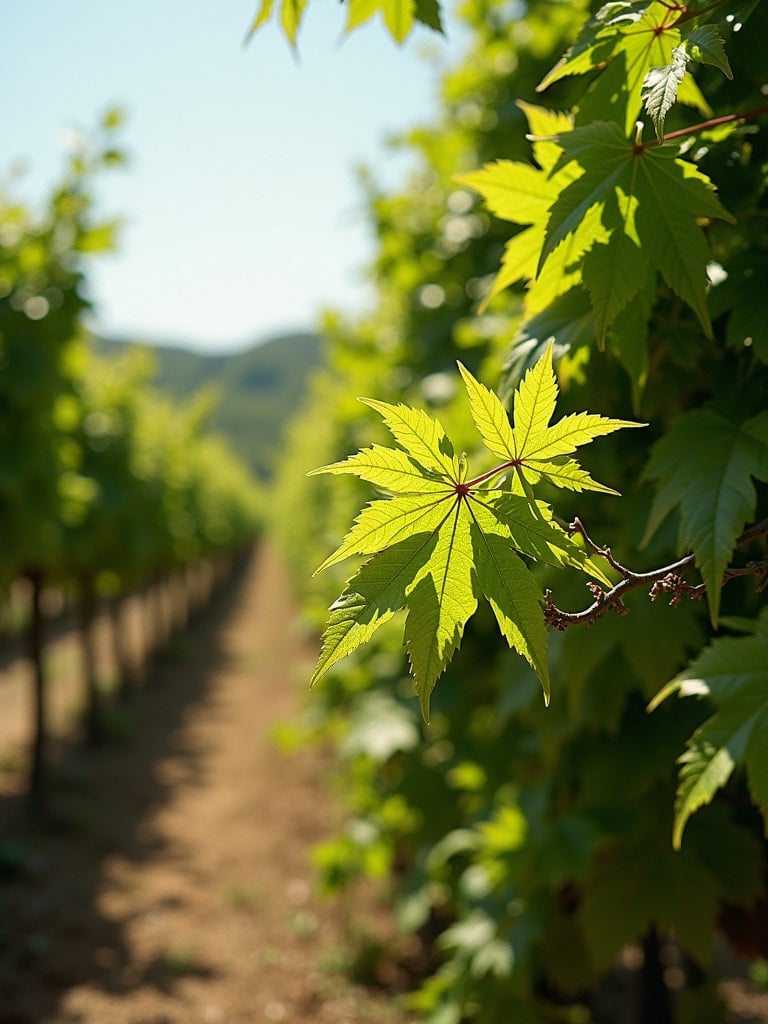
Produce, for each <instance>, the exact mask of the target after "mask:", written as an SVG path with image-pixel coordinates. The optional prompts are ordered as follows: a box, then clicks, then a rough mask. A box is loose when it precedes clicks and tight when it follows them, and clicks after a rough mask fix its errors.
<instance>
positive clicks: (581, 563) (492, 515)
mask: <svg viewBox="0 0 768 1024" xmlns="http://www.w3.org/2000/svg"><path fill="white" fill-rule="evenodd" d="M552 348H553V346H552V344H549V345H548V346H547V348H546V350H545V352H544V354H543V356H542V358H541V359H540V360H539V362H538V363H537V364H536V365H535V366H534V367H532V368H531V369H530V370H529V372H528V373H527V374H526V376H525V378H524V380H523V381H522V382H521V384H520V388H519V390H518V393H517V398H516V409H515V425H514V427H511V426H510V423H509V420H508V418H507V413H506V411H505V409H504V406H503V405H502V404H501V401H500V400H499V398H498V397H497V396H496V395H495V394H494V393H493V392H492V391H490V390H489V389H488V388H486V387H485V386H484V385H483V384H481V383H480V382H479V381H477V380H476V379H475V378H474V377H473V376H472V374H471V373H470V372H469V371H468V370H467V369H466V368H465V367H463V366H461V365H460V366H459V368H460V371H461V374H462V377H463V378H464V383H465V386H466V390H467V397H468V399H469V406H470V411H471V413H472V416H473V418H474V420H475V423H476V425H477V428H478V431H479V432H480V435H481V437H482V439H483V441H484V442H485V444H486V446H487V448H488V450H489V452H492V453H493V454H494V455H496V456H497V458H501V459H502V460H503V461H502V462H501V463H500V464H499V465H497V466H495V467H494V468H492V469H490V470H487V471H486V472H484V473H481V474H479V475H478V476H476V477H474V478H473V479H468V474H467V470H466V466H465V459H464V457H462V464H461V465H460V464H459V460H458V459H457V458H456V456H455V454H454V450H453V445H452V444H451V442H450V440H449V439H448V437H447V436H446V434H445V431H444V430H443V428H442V426H441V425H440V424H439V423H438V422H437V421H436V420H434V419H432V417H430V416H428V415H427V414H426V413H424V412H422V411H421V410H418V409H411V408H408V407H407V406H405V405H389V404H387V403H385V402H377V401H373V400H364V401H365V402H366V404H368V405H370V406H371V407H372V408H374V409H376V410H377V411H378V412H379V413H380V414H381V416H382V417H383V419H384V422H385V423H386V424H387V426H388V427H389V429H390V430H391V431H392V434H393V436H394V438H395V441H396V442H397V443H398V444H399V445H401V446H402V449H390V448H383V447H380V446H376V445H374V446H372V447H371V448H366V449H363V450H362V451H361V452H358V453H357V454H356V455H352V456H350V458H348V459H345V460H344V461H343V462H338V463H334V464H333V465H330V466H325V467H323V468H322V469H319V470H315V471H314V472H316V473H331V474H339V473H353V474H355V475H356V476H359V477H361V478H362V479H364V480H368V481H370V482H371V483H374V484H376V485H378V486H380V487H385V488H387V489H388V490H391V491H393V492H395V493H394V496H393V497H391V498H386V499H382V500H378V501H374V502H372V503H371V504H370V505H368V506H367V507H366V508H364V509H363V510H362V512H361V513H360V515H359V516H358V518H357V520H356V522H355V524H354V525H353V527H352V529H351V530H350V532H349V533H348V535H347V536H346V538H345V539H344V541H343V542H342V544H341V545H340V547H339V548H338V549H337V550H336V551H335V552H334V553H333V554H332V555H331V556H330V557H329V558H327V559H326V561H325V562H324V563H323V564H322V566H321V567H320V569H325V568H327V567H328V566H331V565H334V564H336V563H337V562H339V561H341V560H342V559H344V558H347V557H348V556H350V555H372V556H373V557H372V558H370V559H369V561H367V562H366V563H365V564H364V565H363V566H362V567H361V568H360V569H359V571H358V572H357V573H356V574H355V575H354V576H353V577H352V579H351V580H350V581H349V582H348V584H347V587H346V589H345V590H344V593H343V594H342V595H341V597H340V598H339V600H338V601H337V602H336V603H335V604H334V605H333V606H332V608H331V614H330V617H329V621H328V626H327V628H326V630H325V633H324V635H323V647H322V650H321V653H320V658H319V660H318V664H317V667H316V668H315V671H314V673H313V676H312V682H313V683H314V682H315V681H316V680H317V679H319V678H320V676H322V675H323V674H324V673H325V672H327V671H328V669H330V668H331V667H332V666H333V665H335V664H336V662H338V661H339V660H340V659H341V658H343V657H345V656H346V655H348V654H350V653H352V652H353V651H354V650H356V649H357V648H358V647H359V646H360V645H361V644H363V643H365V642H366V641H368V640H369V639H370V638H371V637H372V636H373V635H374V633H375V632H376V630H377V629H378V628H379V627H380V626H381V625H382V624H383V623H384V622H386V621H387V620H388V619H390V618H391V617H392V615H394V613H395V612H396V611H399V610H400V609H403V608H404V609H405V610H406V612H407V615H406V621H405V646H406V649H407V651H408V657H409V661H410V666H411V671H412V673H413V676H414V679H415V683H416V692H417V693H418V696H419V700H420V703H421V709H422V713H423V715H424V717H425V718H427V717H428V715H429V702H430V695H431V692H432V689H433V687H434V685H435V682H436V680H437V679H438V677H439V676H440V674H441V673H442V672H443V670H444V669H445V667H446V665H447V664H448V662H449V661H450V659H451V657H452V656H453V653H454V651H455V650H456V648H457V647H458V646H459V644H460V642H461V638H462V635H463V632H464V627H465V625H466V623H467V621H468V619H469V618H470V617H471V616H472V615H473V614H474V612H475V609H476V608H477V604H478V599H479V598H480V597H481V596H484V597H485V598H486V599H487V600H488V602H489V603H490V605H491V607H492V609H493V612H494V615H495V616H496V620H497V622H498V624H499V628H500V630H501V633H502V635H503V636H504V638H505V639H506V641H507V643H508V644H509V646H510V647H512V648H514V649H515V650H516V651H518V653H520V654H522V655H523V657H524V658H526V660H527V661H528V662H529V664H530V665H531V667H532V668H533V669H534V671H535V672H536V674H537V675H538V677H539V679H540V681H541V685H542V689H543V691H544V696H545V699H546V700H547V701H549V691H550V683H549V669H548V667H547V628H546V624H545V621H544V615H543V612H542V607H541V602H542V594H541V591H540V589H539V586H538V584H537V582H536V580H535V579H534V577H533V575H532V574H531V572H530V570H529V569H528V568H527V566H526V565H525V563H524V562H523V560H522V559H521V558H520V554H523V555H526V556H527V557H529V558H533V559H534V560H536V561H542V562H546V563H549V564H551V565H555V566H558V567H564V566H569V567H573V568H577V569H579V570H580V571H582V572H584V573H587V574H588V575H590V576H591V577H593V578H594V579H598V580H600V581H601V582H604V583H606V584H608V583H609V582H610V580H609V578H608V577H607V576H606V574H605V568H604V566H603V565H602V564H601V563H600V562H599V560H597V559H596V558H595V557H594V556H592V555H590V554H588V553H587V552H586V551H585V550H584V549H583V548H582V547H581V545H580V544H579V543H577V542H576V541H575V540H573V539H572V538H571V537H569V536H568V534H567V533H566V532H565V531H564V530H563V529H561V528H560V527H559V526H558V525H557V523H556V522H555V521H554V518H553V516H552V512H551V509H550V508H549V506H547V505H545V504H544V503H543V502H539V501H536V500H535V499H534V498H532V497H530V496H528V494H527V493H526V495H525V496H521V495H520V494H517V493H513V491H512V490H511V489H510V488H511V486H512V485H513V484H514V485H515V486H517V487H519V486H520V481H517V480H515V478H514V474H510V472H509V471H510V470H512V469H514V470H517V471H518V472H521V471H522V469H523V468H524V467H525V468H527V467H528V464H529V461H530V465H531V466H532V467H534V468H533V469H532V470H531V476H533V477H536V479H547V480H548V481H551V480H553V479H557V477H558V474H560V475H564V476H565V477H566V478H567V479H566V482H565V483H564V484H563V486H566V487H571V488H575V489H579V488H581V487H588V486H593V487H595V488H597V489H604V488H601V487H600V485H595V484H594V482H593V481H590V479H589V477H588V475H587V474H586V473H585V472H584V471H583V470H581V468H580V467H579V466H578V464H577V463H576V462H575V460H564V459H563V456H564V455H567V454H568V453H570V452H572V451H573V450H574V449H575V448H576V447H577V446H578V445H582V444H586V443H587V442H588V441H589V440H591V438H592V437H596V436H599V435H600V434H605V433H609V432H611V431H613V430H617V429H618V428H619V427H622V426H635V425H637V424H626V423H624V422H622V421H619V420H607V419H604V418H603V417H601V416H589V415H587V414H586V413H582V414H578V415H576V416H566V417H564V418H563V419H562V420H560V421H559V422H558V423H555V424H554V425H553V426H550V425H549V421H550V420H551V418H552V416H553V414H554V412H555V404H556V399H557V381H556V379H555V376H554V371H553V368H552ZM529 457H530V458H529ZM548 474H549V475H548ZM521 479H522V483H523V486H524V488H525V490H526V491H528V490H529V489H530V482H529V481H526V480H525V478H521ZM494 481H495V483H494ZM318 571H319V570H318Z"/></svg>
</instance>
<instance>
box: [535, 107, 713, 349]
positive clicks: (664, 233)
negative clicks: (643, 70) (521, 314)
mask: <svg viewBox="0 0 768 1024" xmlns="http://www.w3.org/2000/svg"><path fill="white" fill-rule="evenodd" d="M557 141H558V142H559V143H560V145H561V146H562V149H563V153H562V156H561V157H560V160H559V162H558V164H557V165H556V168H557V167H560V166H565V165H567V164H569V163H571V162H573V163H575V164H577V165H578V166H579V167H580V169H581V171H582V173H581V174H580V176H579V177H578V178H577V179H576V180H575V181H573V182H572V184H570V185H568V186H567V187H566V188H565V189H564V190H563V192H562V193H561V194H560V196H559V197H558V199H557V200H556V202H555V203H554V204H553V206H552V209H551V211H550V216H549V222H548V224H547V229H546V236H545V241H544V245H543V247H542V253H541V260H540V266H542V267H543V266H544V265H545V264H546V262H547V260H548V259H549V258H551V254H552V253H553V252H554V251H555V250H556V249H557V247H558V246H559V245H560V244H561V243H562V242H563V241H564V239H566V238H568V237H569V235H572V234H573V233H574V232H576V231H578V230H580V229H581V225H582V223H583V222H584V220H585V218H586V217H588V215H589V214H590V213H592V214H594V212H595V211H597V212H598V213H599V218H600V222H601V223H602V224H604V226H605V227H606V228H607V230H608V232H609V235H610V239H611V241H610V246H611V247H612V248H609V250H608V252H607V253H604V252H601V250H600V247H599V246H596V247H594V248H593V249H592V251H590V252H588V253H587V255H586V256H585V258H584V277H585V282H586V283H587V284H588V287H589V289H590V295H591V298H592V303H593V307H594V310H595V314H596V317H597V318H598V320H599V321H601V322H602V323H603V324H604V325H605V326H607V325H608V324H609V323H610V322H611V321H612V320H613V319H615V317H616V315H617V314H618V313H619V312H620V311H621V310H622V309H623V308H624V307H625V306H626V305H627V304H628V303H629V302H630V301H631V300H632V299H633V298H634V296H635V295H636V294H637V293H638V291H639V290H640V289H641V288H643V287H644V286H645V283H646V278H647V277H648V275H649V274H650V273H652V272H654V271H655V270H658V271H659V272H660V273H661V275H662V276H663V278H664V280H665V281H666V282H667V284H668V285H669V287H670V288H672V290H673V291H675V292H676V293H677V294H678V295H679V296H680V298H681V299H683V300H684V301H685V302H687V303H688V305H689V306H691V308H692V309H693V310H694V312H695V313H696V315H697V317H698V318H699V321H700V322H701V325H702V327H703V328H704V330H705V331H706V332H707V333H708V334H711V325H710V321H709V312H708V309H707V296H706V286H707V275H706V265H707V262H708V260H709V258H710V256H709V251H708V248H707V244H706V239H705V236H704V233H703V231H702V229H701V227H700V226H699V225H698V223H697V218H699V217H710V218H719V219H721V220H727V221H731V222H732V221H733V218H732V217H731V215H730V214H729V213H728V211H727V210H725V208H724V207H723V206H722V205H721V204H720V202H719V200H718V199H717V197H716V196H715V192H714V188H713V186H712V184H711V182H710V181H709V179H708V178H707V177H706V176H705V175H704V174H702V173H701V172H700V171H699V170H697V168H696V167H694V165H693V164H691V163H688V162H687V161H685V160H680V159H677V158H676V155H675V151H674V150H671V149H668V148H666V147H663V148H657V149H653V148H649V147H645V146H637V145H635V144H634V143H632V142H630V141H629V140H627V139H626V138H625V137H624V134H623V132H622V131H621V129H620V128H619V127H618V125H615V124H611V123H608V122H597V123H596V124H592V125H589V126H587V127H585V128H576V129H574V130H573V131H572V132H568V133H566V134H563V135H560V136H558V140H557ZM621 246H624V250H623V252H622V251H621V250H620V247H621ZM607 257H610V258H611V259H612V260H613V261H614V262H615V263H616V265H617V267H616V269H615V271H614V272H613V273H608V274H606V273H604V271H605V269H606V262H607ZM633 257H635V259H634V260H633ZM596 259H597V260H599V261H600V262H599V264H598V266H597V267H590V260H593V261H594V260H596ZM633 265H634V270H635V272H634V274H632V266H633Z"/></svg>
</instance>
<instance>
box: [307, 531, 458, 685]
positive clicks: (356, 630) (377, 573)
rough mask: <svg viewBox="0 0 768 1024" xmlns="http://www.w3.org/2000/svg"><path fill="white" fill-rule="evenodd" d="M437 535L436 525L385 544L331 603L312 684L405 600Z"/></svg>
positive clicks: (403, 603) (366, 639)
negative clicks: (388, 545) (397, 541)
mask: <svg viewBox="0 0 768 1024" xmlns="http://www.w3.org/2000/svg"><path fill="white" fill-rule="evenodd" d="M437 536H438V535H437V531H436V530H434V531H432V532H431V533H427V534H422V533H419V534H415V535H413V536H411V537H407V538H406V539H405V540H402V541H400V542H399V543H398V544H394V545H392V546H391V547H388V548H385V549H384V550H383V551H381V552H380V553H379V554H378V555H376V557H375V558H372V559H371V560H370V561H369V562H366V564H365V565H364V566H363V567H362V568H361V569H360V571H359V572H357V573H356V574H355V576H353V578H352V579H351V580H350V582H349V585H348V587H347V589H346V590H345V591H344V593H343V594H342V595H341V597H340V598H339V599H338V600H337V601H336V602H335V603H334V604H333V605H331V615H330V617H329V619H328V626H327V627H326V630H325V632H324V633H323V646H322V650H321V652H320V657H319V659H318V662H317V665H316V667H315V671H314V672H313V673H312V677H311V679H310V681H309V685H310V686H313V685H314V684H315V683H316V682H317V680H318V679H319V678H320V677H321V676H322V675H324V674H325V673H326V672H327V671H328V669H329V668H331V667H332V666H333V665H335V664H336V662H337V661H341V659H342V658H345V657H346V656H347V655H348V654H351V653H352V652H353V651H354V650H356V649H357V648H358V647H360V645H361V644H364V643H366V642H367V641H368V640H370V639H371V637H372V636H373V634H374V633H375V632H376V630H377V629H379V627H380V626H383V625H384V623H385V622H386V621H387V620H388V619H391V618H392V616H393V615H394V614H395V612H396V611H399V610H400V609H401V608H402V607H403V606H404V605H405V601H406V596H407V590H408V586H409V584H410V583H411V582H412V581H413V578H414V576H415V575H416V573H417V572H418V571H419V569H421V567H422V566H423V565H424V564H425V563H426V562H427V561H428V560H429V558H430V556H431V554H432V551H433V550H434V548H435V545H436V543H437Z"/></svg>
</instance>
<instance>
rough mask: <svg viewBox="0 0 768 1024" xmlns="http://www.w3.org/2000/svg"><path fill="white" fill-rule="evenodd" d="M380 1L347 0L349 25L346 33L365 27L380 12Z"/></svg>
mask: <svg viewBox="0 0 768 1024" xmlns="http://www.w3.org/2000/svg"><path fill="white" fill-rule="evenodd" d="M379 7H380V0H347V25H346V31H347V32H352V31H353V30H354V29H356V28H359V27H360V26H361V25H364V24H365V23H366V22H367V21H370V19H371V18H372V17H373V15H374V14H375V13H376V11H378V10H379Z"/></svg>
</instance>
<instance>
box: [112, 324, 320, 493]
mask: <svg viewBox="0 0 768 1024" xmlns="http://www.w3.org/2000/svg"><path fill="white" fill-rule="evenodd" d="M131 344H141V346H142V347H146V348H149V349H151V350H152V351H153V352H154V354H155V359H156V363H157V372H156V375H155V378H154V383H155V386H156V387H158V388H159V389H160V390H161V391H164V392H165V393H166V394H169V395H171V396H172V397H174V398H187V397H189V396H190V395H192V394H194V393H195V392H196V391H199V390H200V389H201V388H208V387H214V388H216V390H217V391H219V392H220V396H221V397H220V401H219V403H218V406H217V408H216V410H215V412H214V413H213V416H212V419H211V426H212V428H213V429H214V430H218V431H220V432H221V433H222V434H224V435H225V436H226V437H227V438H228V439H229V441H230V443H231V445H232V448H233V450H234V451H235V452H236V453H237V454H238V455H239V456H240V458H242V459H243V460H244V461H245V462H246V463H247V464H248V465H249V466H250V467H251V468H252V469H253V472H254V473H255V474H256V475H257V476H258V477H259V478H261V479H269V477H270V476H271V474H272V471H273V467H274V460H275V458H276V456H277V453H278V450H279V445H280V441H281V438H282V435H283V430H284V429H285V427H286V425H287V423H288V421H289V420H290V418H291V417H292V416H293V414H294V413H295V411H296V408H297V406H298V405H299V403H300V401H301V399H302V397H303V395H304V393H305V390H306V386H307V381H308V377H309V375H310V374H311V372H312V371H313V370H314V369H315V368H316V367H318V366H320V365H321V364H322V362H323V342H322V339H321V338H319V337H318V336H317V335H315V334H286V335H281V336H279V337H276V338H272V339H270V340H268V341H265V342H263V343H261V344H259V345H255V346H253V347H252V348H249V349H245V350H244V351H241V352H235V353H232V354H224V355H219V354H215V355H213V354H211V355H207V354H204V353H200V352H192V351H190V350H188V349H184V348H176V347H171V346H169V345H154V344H152V343H150V342H145V341H141V342H130V341H127V340H125V339H114V338H111V339H101V340H99V341H98V342H97V345H96V348H97V351H98V352H99V353H101V354H104V355H109V354H110V352H112V353H114V351H115V349H116V348H120V347H125V346H127V345H131Z"/></svg>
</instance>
